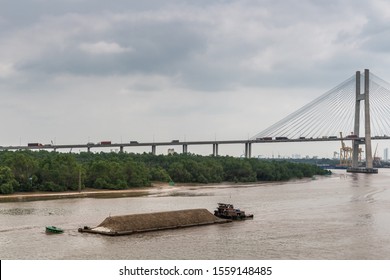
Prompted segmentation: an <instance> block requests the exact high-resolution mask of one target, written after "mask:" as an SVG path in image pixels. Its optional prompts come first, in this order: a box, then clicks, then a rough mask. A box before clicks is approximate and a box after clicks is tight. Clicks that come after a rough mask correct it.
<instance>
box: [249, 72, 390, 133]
mask: <svg viewBox="0 0 390 280" xmlns="http://www.w3.org/2000/svg"><path fill="white" fill-rule="evenodd" d="M360 76H361V79H360V81H361V87H362V86H363V81H364V73H361V74H360ZM369 88H370V112H371V136H372V137H375V136H376V137H381V138H382V137H386V136H387V135H390V84H389V83H387V82H385V81H384V80H382V79H381V78H379V77H377V76H375V75H374V74H372V73H370V74H369ZM355 97H356V75H353V76H352V77H350V78H348V79H347V80H345V81H344V82H342V83H340V84H339V85H338V86H336V87H335V88H333V89H331V90H330V91H328V92H326V93H325V94H323V95H321V96H320V97H318V98H316V99H315V100H313V101H312V102H310V103H308V104H307V105H305V106H303V107H302V108H300V109H299V110H297V111H295V112H293V113H292V114H290V115H288V116H286V117H285V118H284V119H282V120H281V121H279V122H277V123H275V124H274V125H272V126H270V127H268V128H267V129H265V130H263V131H261V132H260V133H258V134H256V135H255V136H253V137H252V140H256V139H269V137H272V138H273V139H275V138H276V137H277V138H278V139H282V138H288V139H299V138H301V139H302V140H303V139H319V138H329V137H332V138H334V137H340V132H341V133H342V135H343V136H345V137H347V136H348V135H351V134H352V135H353V134H354V120H355V103H356V98H355ZM360 120H361V122H360V126H361V127H360V128H362V127H363V125H364V121H365V116H364V111H361V112H360ZM361 131H362V130H361ZM351 132H352V133H351ZM357 136H358V137H359V135H357Z"/></svg>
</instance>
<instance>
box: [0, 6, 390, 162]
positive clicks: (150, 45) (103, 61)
mask: <svg viewBox="0 0 390 280" xmlns="http://www.w3.org/2000/svg"><path fill="white" fill-rule="evenodd" d="M389 38H390V2H389V1H385V0H383V1H382V0H370V1H356V0H344V1H342V0H339V1H337V0H336V1H323V0H316V1H315V0H302V1H288V0H285V1H278V0H258V1H250V0H248V1H245V0H235V1H228V0H226V1H223V0H215V1H211V0H197V1H184V0H183V1H179V0H164V1H157V0H154V1H148V0H143V1H135V0H134V1H129V0H126V1H125V0H116V1H105V0H20V1H6V0H5V1H4V0H0V96H1V102H0V118H1V120H2V122H1V124H2V125H1V127H2V129H1V134H0V135H1V137H0V146H6V145H19V144H22V145H25V144H27V143H28V142H41V143H50V142H51V141H53V142H55V143H57V144H76V143H86V142H89V141H90V142H99V141H101V140H111V141H113V142H128V141H130V140H137V141H140V142H141V141H148V142H149V141H153V140H155V141H171V140H172V139H180V140H187V141H192V140H213V139H217V140H231V139H247V138H248V137H252V136H254V135H255V134H257V133H258V132H260V131H262V130H263V129H265V128H267V127H268V126H270V125H271V124H273V123H275V122H277V121H279V120H280V119H282V118H283V117H285V116H286V115H287V114H289V113H291V112H293V111H294V110H296V109H298V108H300V107H302V106H303V105H305V104H306V103H308V102H310V101H312V100H313V99H314V98H316V97H318V96H320V95H322V94H323V93H324V92H326V91H328V90H330V89H331V88H333V87H334V86H336V85H337V84H339V83H340V82H343V81H344V80H346V79H347V78H349V77H350V76H352V75H353V74H354V73H355V71H357V70H364V68H369V69H370V70H371V71H372V72H374V73H375V74H376V75H378V76H379V77H381V78H383V79H384V80H387V81H390V72H389V70H388V69H389V66H390V39H389ZM220 149H223V148H220ZM279 149H280V150H282V148H279V147H276V148H275V147H270V146H268V147H267V148H258V150H257V151H255V153H257V154H267V153H268V154H269V153H271V152H272V153H279ZM294 149H295V148H294ZM297 149H298V147H297ZM334 149H335V148H333V147H329V149H328V148H326V155H331V154H332V153H333V150H334ZM242 150H243V147H239V148H236V152H237V153H241V151H242ZM271 150H272V151H271ZM190 151H191V148H190ZM193 152H197V151H196V150H194V151H193ZM210 152H211V147H210ZM296 152H297V153H299V154H304V153H305V152H306V151H298V150H297V151H296ZM292 153H293V151H290V154H292Z"/></svg>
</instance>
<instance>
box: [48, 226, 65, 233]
mask: <svg viewBox="0 0 390 280" xmlns="http://www.w3.org/2000/svg"><path fill="white" fill-rule="evenodd" d="M46 232H47V233H63V232H64V230H63V229H62V228H58V227H55V226H47V227H46Z"/></svg>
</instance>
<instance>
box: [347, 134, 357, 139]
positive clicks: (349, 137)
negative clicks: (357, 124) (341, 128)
mask: <svg viewBox="0 0 390 280" xmlns="http://www.w3.org/2000/svg"><path fill="white" fill-rule="evenodd" d="M347 138H348V139H355V138H358V136H357V135H356V134H350V135H347Z"/></svg>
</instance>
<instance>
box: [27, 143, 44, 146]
mask: <svg viewBox="0 0 390 280" xmlns="http://www.w3.org/2000/svg"><path fill="white" fill-rule="evenodd" d="M42 146H43V145H42V144H41V143H28V144H27V147H42Z"/></svg>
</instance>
